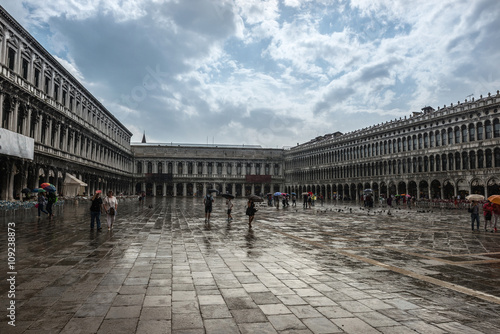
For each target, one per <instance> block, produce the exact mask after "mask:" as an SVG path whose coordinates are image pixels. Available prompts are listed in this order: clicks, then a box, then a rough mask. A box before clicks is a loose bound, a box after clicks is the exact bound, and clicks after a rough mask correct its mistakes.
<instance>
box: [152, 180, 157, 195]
mask: <svg viewBox="0 0 500 334" xmlns="http://www.w3.org/2000/svg"><path fill="white" fill-rule="evenodd" d="M153 196H156V182H153Z"/></svg>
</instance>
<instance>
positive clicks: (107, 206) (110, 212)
mask: <svg viewBox="0 0 500 334" xmlns="http://www.w3.org/2000/svg"><path fill="white" fill-rule="evenodd" d="M103 205H104V210H106V221H107V223H108V231H109V230H111V229H113V223H114V222H115V218H116V214H117V212H118V211H117V209H118V200H117V199H116V197H114V196H113V192H112V191H111V190H110V191H108V196H106V198H105V199H104V201H103Z"/></svg>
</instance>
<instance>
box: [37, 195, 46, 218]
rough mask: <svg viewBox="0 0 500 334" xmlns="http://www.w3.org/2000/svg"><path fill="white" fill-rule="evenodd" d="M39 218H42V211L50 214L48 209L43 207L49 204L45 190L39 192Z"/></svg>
mask: <svg viewBox="0 0 500 334" xmlns="http://www.w3.org/2000/svg"><path fill="white" fill-rule="evenodd" d="M37 204H38V218H40V212H43V213H46V214H49V213H48V212H47V211H45V210H44V209H43V206H44V205H45V204H47V199H46V198H45V195H44V191H39V192H38V203H37Z"/></svg>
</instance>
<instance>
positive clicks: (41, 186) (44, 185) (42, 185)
mask: <svg viewBox="0 0 500 334" xmlns="http://www.w3.org/2000/svg"><path fill="white" fill-rule="evenodd" d="M49 186H51V184H50V183H42V184H41V185H40V188H42V189H43V188H47V187H49Z"/></svg>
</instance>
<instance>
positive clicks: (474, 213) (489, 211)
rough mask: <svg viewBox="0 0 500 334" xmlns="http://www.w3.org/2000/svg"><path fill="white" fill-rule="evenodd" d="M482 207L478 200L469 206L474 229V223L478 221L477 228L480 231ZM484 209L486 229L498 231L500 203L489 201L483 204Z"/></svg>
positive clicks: (486, 230)
mask: <svg viewBox="0 0 500 334" xmlns="http://www.w3.org/2000/svg"><path fill="white" fill-rule="evenodd" d="M480 209H481V203H479V202H478V201H472V204H471V206H470V208H469V212H470V216H471V227H472V231H474V223H476V230H477V231H479V221H480V219H479V212H480ZM482 209H483V216H484V231H485V232H488V230H490V231H491V232H496V231H497V223H498V221H499V220H500V205H498V204H495V203H491V202H490V201H487V202H486V203H485V204H484V205H482Z"/></svg>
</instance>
